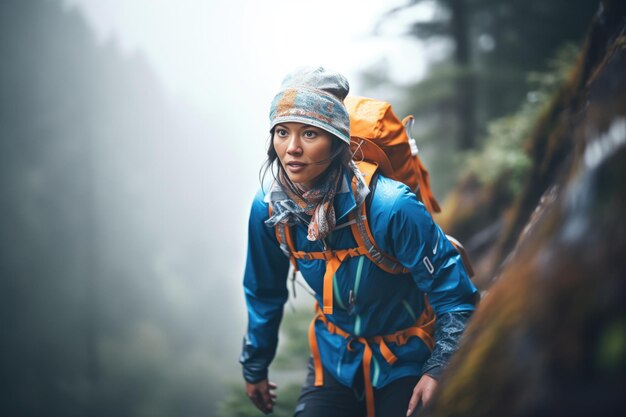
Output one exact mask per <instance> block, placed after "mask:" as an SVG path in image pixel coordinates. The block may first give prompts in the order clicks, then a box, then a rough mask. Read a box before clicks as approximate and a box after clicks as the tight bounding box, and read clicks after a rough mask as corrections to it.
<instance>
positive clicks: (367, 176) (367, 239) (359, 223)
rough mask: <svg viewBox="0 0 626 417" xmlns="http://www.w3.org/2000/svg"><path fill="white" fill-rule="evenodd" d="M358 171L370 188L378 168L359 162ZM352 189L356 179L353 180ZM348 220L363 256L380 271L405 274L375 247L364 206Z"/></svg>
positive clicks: (399, 266)
mask: <svg viewBox="0 0 626 417" xmlns="http://www.w3.org/2000/svg"><path fill="white" fill-rule="evenodd" d="M357 166H358V168H359V171H360V172H361V174H362V175H363V179H364V180H365V184H366V185H367V186H370V184H371V182H372V178H373V177H374V175H375V173H376V170H377V168H378V166H377V165H376V164H373V163H371V162H365V161H360V162H358V163H357ZM352 182H353V188H354V183H355V182H356V178H354V179H353V181H352ZM350 220H351V222H352V224H351V225H350V228H351V229H352V235H353V236H354V240H356V242H357V244H358V245H359V247H364V248H365V249H366V250H367V252H366V253H365V255H366V256H367V257H368V258H369V259H370V260H371V261H372V262H373V263H374V265H376V266H378V267H379V268H381V269H382V270H384V271H386V272H389V273H390V274H405V273H408V272H409V270H408V269H406V268H404V267H403V266H402V265H401V264H400V262H399V261H398V260H397V259H395V258H394V257H392V256H390V255H387V254H385V253H383V252H382V251H381V250H380V249H379V248H378V246H376V240H375V239H374V236H373V235H372V230H371V228H370V226H369V221H368V220H367V207H366V204H365V203H364V204H362V205H361V207H360V210H359V212H358V213H354V212H352V213H350Z"/></svg>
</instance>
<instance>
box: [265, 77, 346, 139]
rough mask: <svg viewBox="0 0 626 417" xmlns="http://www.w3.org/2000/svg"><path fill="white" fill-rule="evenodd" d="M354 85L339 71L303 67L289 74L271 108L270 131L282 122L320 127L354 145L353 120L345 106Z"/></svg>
mask: <svg viewBox="0 0 626 417" xmlns="http://www.w3.org/2000/svg"><path fill="white" fill-rule="evenodd" d="M349 90H350V86H349V84H348V80H347V79H346V77H344V76H343V75H341V74H339V73H338V72H334V71H329V70H326V69H324V68H323V67H318V68H315V67H302V68H298V69H297V70H295V71H294V72H292V73H291V74H289V75H287V76H286V77H285V79H284V80H283V82H282V84H281V89H280V92H279V93H278V94H276V96H275V97H274V100H273V101H272V106H271V108H270V130H272V129H273V128H274V126H276V125H277V124H279V123H287V122H299V123H306V124H309V125H312V126H315V127H319V128H320V129H323V130H325V131H327V132H329V133H332V134H333V135H335V136H337V137H338V138H339V139H341V140H342V141H344V142H346V143H347V144H348V145H349V144H350V118H349V116H348V111H347V110H346V107H345V106H344V104H343V99H344V98H346V96H347V95H348V91H349Z"/></svg>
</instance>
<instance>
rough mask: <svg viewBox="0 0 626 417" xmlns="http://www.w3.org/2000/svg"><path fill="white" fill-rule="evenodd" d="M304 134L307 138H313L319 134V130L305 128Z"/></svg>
mask: <svg viewBox="0 0 626 417" xmlns="http://www.w3.org/2000/svg"><path fill="white" fill-rule="evenodd" d="M302 136H304V137H305V138H307V139H313V138H314V137H316V136H317V132H316V131H315V130H305V131H304V133H302Z"/></svg>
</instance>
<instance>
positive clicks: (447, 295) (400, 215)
mask: <svg viewBox="0 0 626 417" xmlns="http://www.w3.org/2000/svg"><path fill="white" fill-rule="evenodd" d="M389 216H390V217H389V228H388V230H389V234H390V236H389V238H390V240H391V247H392V248H393V252H394V253H393V255H394V256H395V257H396V259H398V260H399V261H400V263H401V264H402V265H404V266H405V267H406V268H407V269H408V270H409V271H410V273H411V275H412V276H413V280H414V281H415V284H416V285H417V287H418V288H419V289H420V290H421V291H423V292H425V293H426V294H427V295H428V301H429V302H430V305H431V306H432V307H433V309H434V311H435V314H436V315H438V316H439V315H441V314H443V313H451V312H456V311H473V310H474V305H475V302H476V296H477V290H476V287H474V284H472V282H471V281H470V279H469V276H468V275H467V272H466V271H465V267H464V266H463V261H462V260H461V255H459V253H458V252H457V250H456V249H455V248H454V246H452V243H450V241H449V240H448V239H447V238H446V235H445V234H444V233H443V231H442V230H441V228H440V227H439V226H438V225H437V224H435V222H434V221H433V219H432V217H431V216H430V214H429V213H428V211H427V210H426V208H425V207H424V205H423V204H422V203H421V202H419V201H418V200H417V198H416V197H415V195H414V194H413V193H411V192H410V191H409V189H408V187H407V188H404V187H403V189H402V191H401V192H400V193H399V195H397V196H396V198H395V200H394V203H393V207H392V209H391V210H390V215H389Z"/></svg>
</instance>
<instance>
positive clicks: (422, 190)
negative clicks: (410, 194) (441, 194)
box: [415, 156, 441, 214]
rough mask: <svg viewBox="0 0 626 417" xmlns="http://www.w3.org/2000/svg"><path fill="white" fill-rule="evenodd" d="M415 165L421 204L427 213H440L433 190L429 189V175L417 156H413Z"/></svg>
mask: <svg viewBox="0 0 626 417" xmlns="http://www.w3.org/2000/svg"><path fill="white" fill-rule="evenodd" d="M415 164H416V165H417V184H418V186H419V190H417V191H418V192H419V194H420V197H421V200H422V203H424V205H425V206H426V209H427V210H428V212H429V213H431V214H432V213H440V212H441V207H439V203H438V202H437V200H436V199H435V195H434V194H433V190H432V189H431V188H430V179H429V177H430V174H428V170H427V169H426V167H425V166H424V164H422V161H421V160H420V159H419V157H417V156H415Z"/></svg>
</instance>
